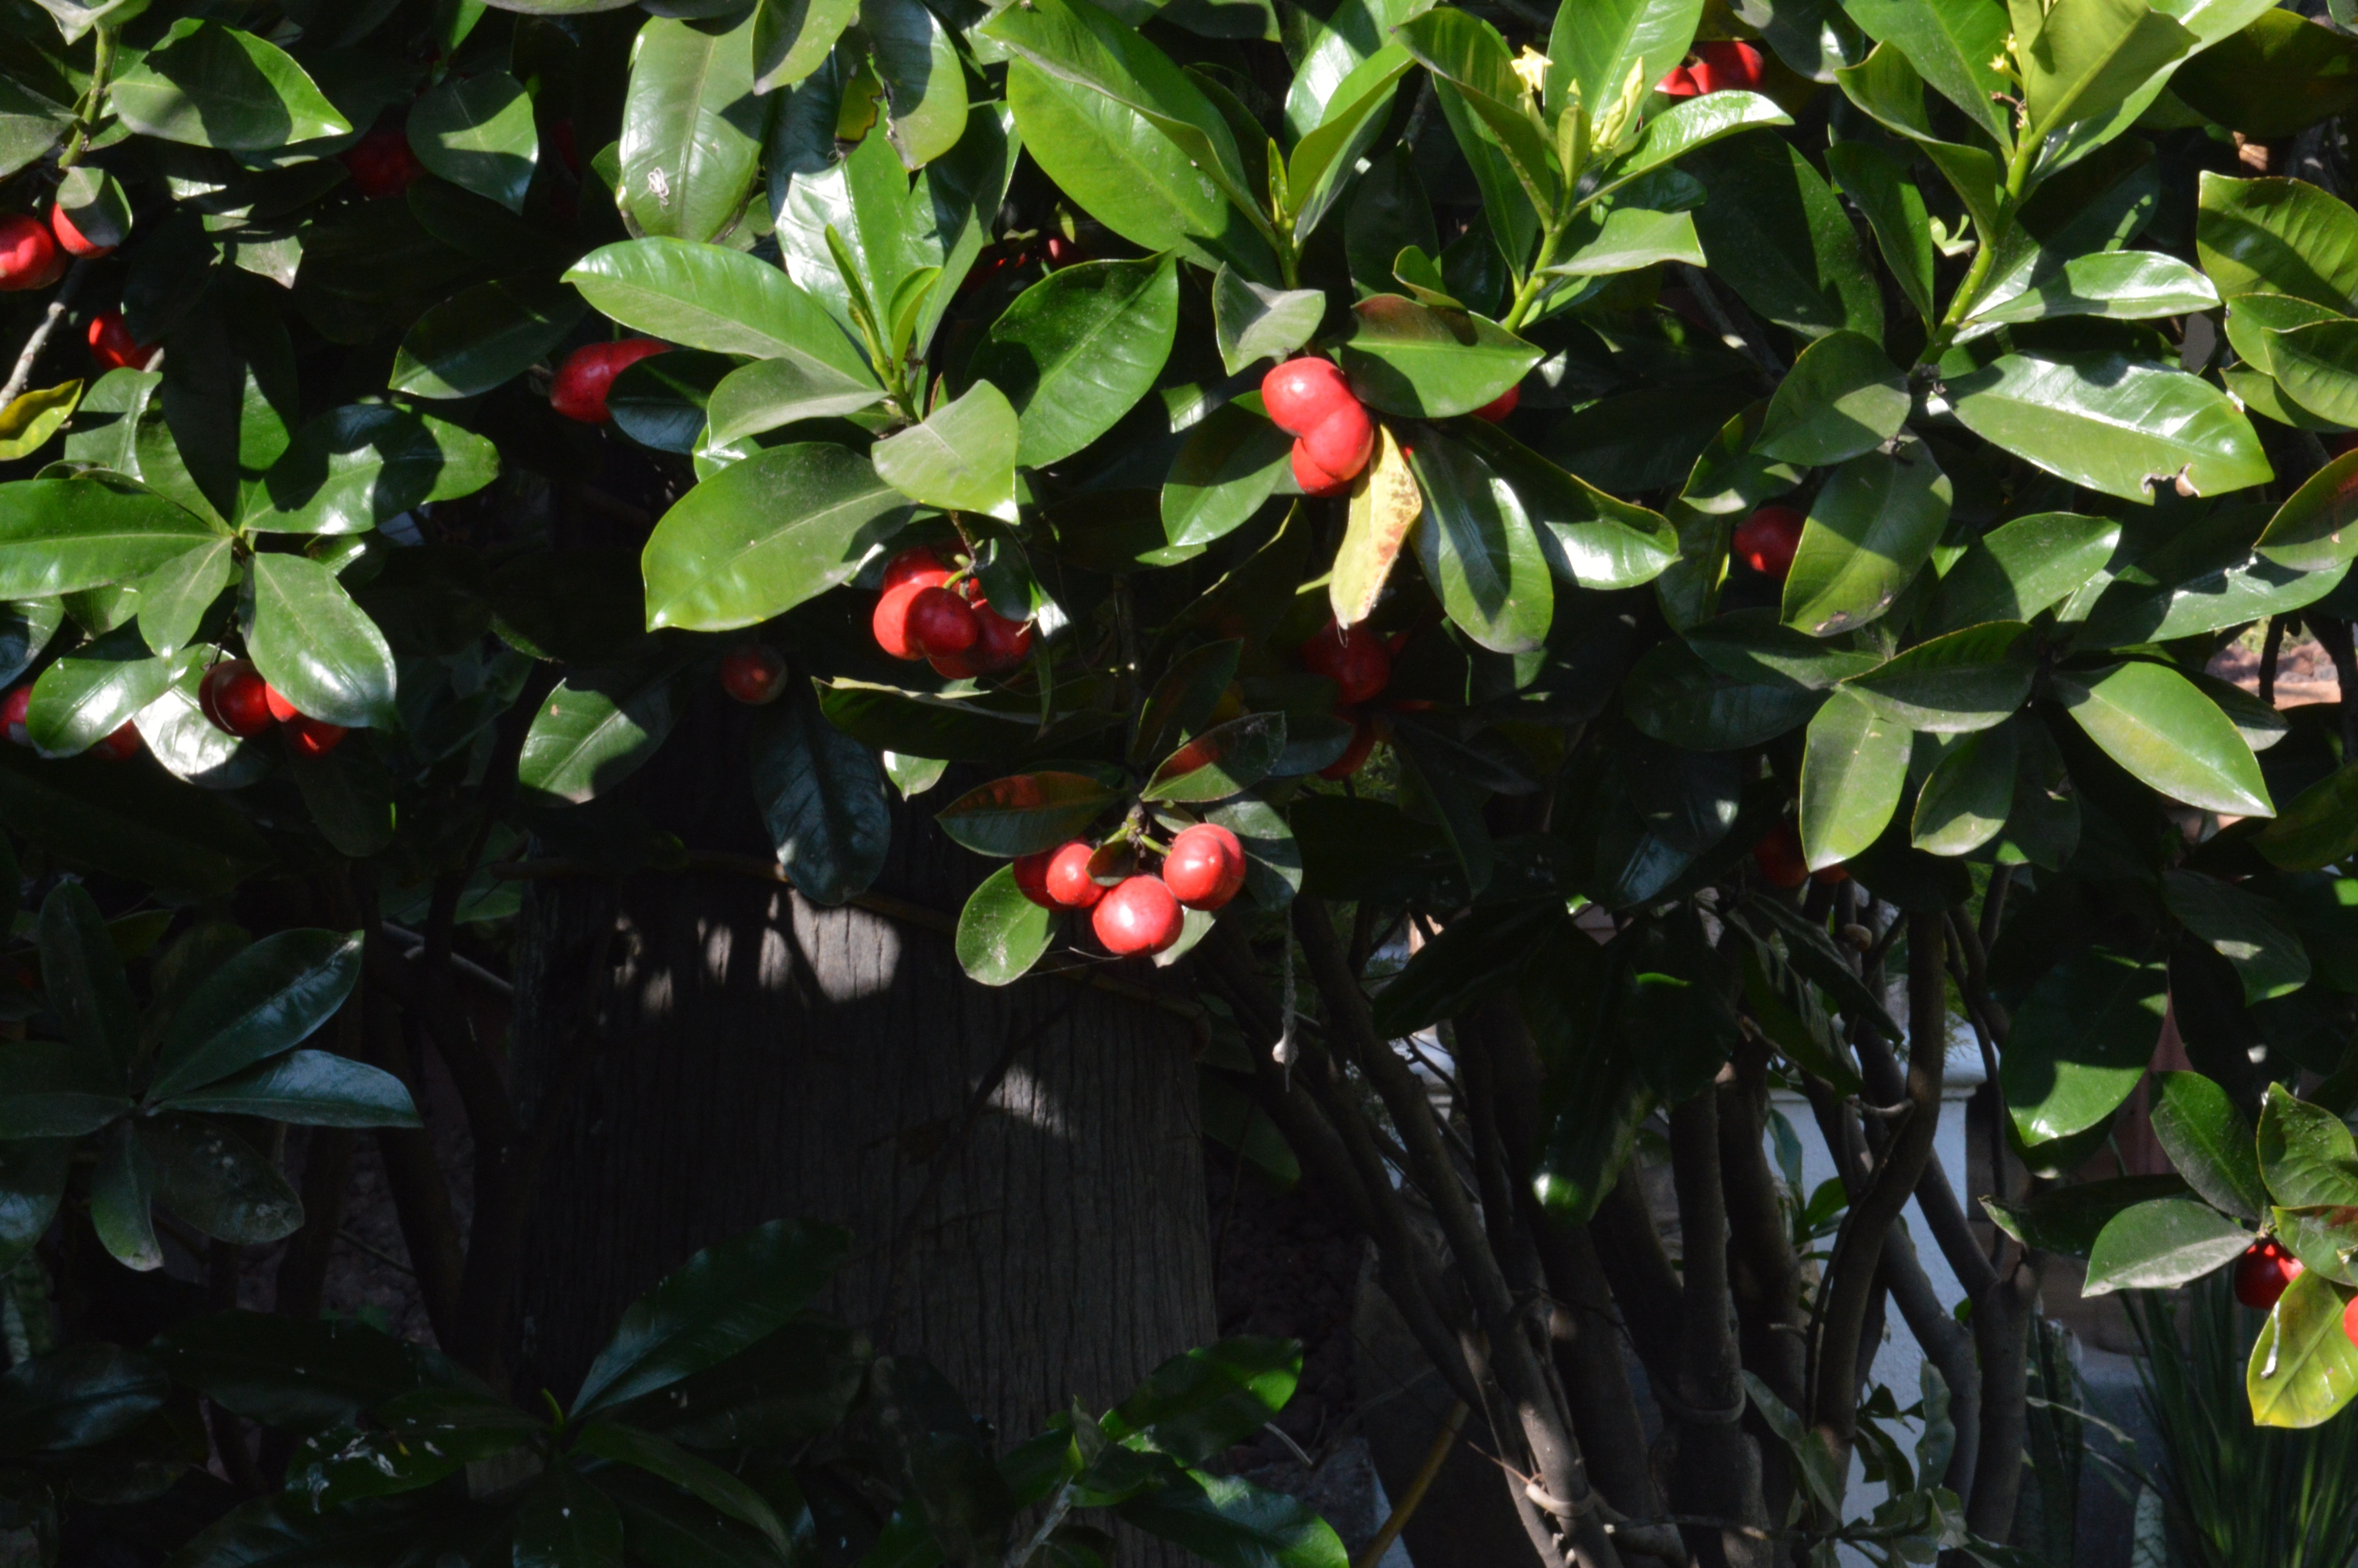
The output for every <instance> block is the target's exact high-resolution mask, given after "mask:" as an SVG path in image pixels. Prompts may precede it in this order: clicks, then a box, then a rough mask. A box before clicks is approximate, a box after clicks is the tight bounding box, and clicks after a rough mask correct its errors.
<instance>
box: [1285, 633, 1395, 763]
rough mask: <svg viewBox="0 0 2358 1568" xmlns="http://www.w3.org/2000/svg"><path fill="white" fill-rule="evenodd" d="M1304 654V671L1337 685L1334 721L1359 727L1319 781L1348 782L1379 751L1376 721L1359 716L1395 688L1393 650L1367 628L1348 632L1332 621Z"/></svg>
mask: <svg viewBox="0 0 2358 1568" xmlns="http://www.w3.org/2000/svg"><path fill="white" fill-rule="evenodd" d="M1299 652H1300V654H1301V656H1302V666H1303V668H1304V669H1306V670H1308V671H1309V672H1310V673H1311V674H1312V675H1314V676H1325V677H1326V678H1327V679H1328V680H1331V681H1333V682H1334V683H1335V691H1336V706H1335V717H1336V718H1337V719H1349V720H1350V721H1351V723H1352V725H1353V726H1354V728H1353V730H1352V731H1351V743H1350V744H1349V745H1348V746H1346V747H1345V748H1344V749H1343V754H1342V755H1341V756H1339V757H1337V758H1336V759H1335V760H1334V761H1333V762H1329V763H1327V764H1326V765H1325V767H1323V768H1321V769H1319V770H1318V776H1319V777H1320V778H1323V779H1342V778H1348V777H1350V776H1351V775H1352V774H1353V773H1357V772H1358V771H1359V768H1360V766H1361V765H1362V764H1363V763H1365V762H1367V760H1368V752H1372V751H1374V750H1375V749H1376V726H1375V721H1374V720H1373V719H1370V718H1369V717H1368V715H1366V714H1364V713H1362V712H1360V711H1359V705H1360V704H1361V703H1364V702H1370V701H1373V700H1374V699H1375V698H1376V697H1379V696H1380V695H1382V693H1383V689H1384V687H1388V686H1390V684H1391V680H1392V651H1391V648H1390V646H1389V645H1388V644H1387V643H1385V642H1384V640H1383V639H1382V638H1381V637H1379V636H1378V635H1377V634H1376V633H1374V632H1372V631H1370V630H1368V628H1366V627H1364V626H1362V627H1358V628H1357V629H1355V630H1353V631H1349V632H1346V631H1345V630H1343V628H1342V627H1340V626H1338V625H1336V623H1335V622H1333V621H1331V620H1330V621H1328V622H1326V624H1325V626H1323V627H1321V628H1320V629H1319V632H1318V634H1317V635H1316V636H1314V637H1313V638H1311V639H1310V641H1308V642H1307V643H1303V644H1302V647H1301V649H1300V650H1299Z"/></svg>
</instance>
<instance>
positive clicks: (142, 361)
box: [85, 310, 156, 371]
mask: <svg viewBox="0 0 2358 1568" xmlns="http://www.w3.org/2000/svg"><path fill="white" fill-rule="evenodd" d="M85 336H86V337H87V338H88V340H89V342H90V357H91V359H92V362H95V363H96V364H97V366H98V368H99V369H100V370H101V371H110V370H125V369H128V370H146V368H147V362H148V361H149V360H152V359H154V358H155V357H156V345H155V344H153V343H143V342H141V341H139V340H138V339H136V338H135V337H133V336H132V335H131V329H130V328H129V327H128V326H127V325H125V324H124V319H123V312H122V311H120V310H102V311H100V312H99V313H98V314H97V315H95V316H93V317H92V318H91V319H90V329H89V331H88V332H87V333H86V334H85Z"/></svg>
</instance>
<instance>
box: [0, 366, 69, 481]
mask: <svg viewBox="0 0 2358 1568" xmlns="http://www.w3.org/2000/svg"><path fill="white" fill-rule="evenodd" d="M80 401H81V382H79V381H69V382H66V383H63V384H60V385H57V386H45V387H38V388H36V389H34V390H33V391H30V392H24V393H19V394H18V395H16V396H15V397H13V398H11V399H9V401H8V403H7V405H6V406H5V407H0V462H14V461H16V460H17V459H19V458H28V457H30V456H32V455H33V454H34V453H35V452H38V451H39V450H40V449H42V448H43V447H45V446H47V445H49V438H51V437H52V436H55V435H56V434H57V433H58V431H59V429H60V428H62V427H64V425H65V422H66V418H67V416H69V415H70V414H71V413H72V412H73V411H74V405H75V404H77V403H79V402H80Z"/></svg>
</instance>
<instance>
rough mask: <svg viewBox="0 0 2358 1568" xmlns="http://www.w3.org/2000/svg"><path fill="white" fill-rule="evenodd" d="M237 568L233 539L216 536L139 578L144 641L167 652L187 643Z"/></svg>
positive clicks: (140, 612) (161, 651)
mask: <svg viewBox="0 0 2358 1568" xmlns="http://www.w3.org/2000/svg"><path fill="white" fill-rule="evenodd" d="M233 569H234V566H233V555H232V546H231V545H230V542H229V541H228V540H227V539H215V540H213V541H212V542H211V544H206V545H200V546H197V547H196V548H195V549H193V550H190V551H189V552H188V553H187V554H186V555H183V556H181V557H178V558H177V559H174V560H169V561H166V562H165V563H164V564H163V565H162V566H160V567H157V568H156V569H155V570H154V571H152V572H149V573H148V574H147V575H146V577H144V578H141V579H139V582H138V586H137V588H136V589H135V591H136V592H137V594H138V596H139V636H140V640H141V641H142V642H144V643H146V644H147V645H148V646H149V647H151V648H153V649H155V650H156V651H157V654H163V655H166V656H168V655H170V654H177V653H178V652H179V651H180V650H181V649H182V648H184V647H186V646H188V644H189V641H190V639H192V638H194V637H195V636H196V634H197V629H198V627H199V626H200V625H201V624H202V623H203V621H204V617H205V611H208V610H210V609H211V608H212V605H213V601H214V600H217V599H219V598H220V597H221V595H222V589H225V588H227V587H229V583H230V577H231V574H232V572H233Z"/></svg>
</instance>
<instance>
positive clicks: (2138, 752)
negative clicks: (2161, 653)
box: [2050, 659, 2276, 816]
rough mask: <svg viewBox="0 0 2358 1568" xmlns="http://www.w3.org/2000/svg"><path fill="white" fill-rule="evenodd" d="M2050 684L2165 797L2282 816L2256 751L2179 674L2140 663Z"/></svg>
mask: <svg viewBox="0 0 2358 1568" xmlns="http://www.w3.org/2000/svg"><path fill="white" fill-rule="evenodd" d="M2050 681H2051V689H2052V690H2053V692H2054V694H2055V696H2056V697H2058V698H2059V699H2060V700H2061V702H2062V704H2063V706H2064V708H2066V709H2067V710H2068V711H2069V712H2070V713H2071V718H2072V719H2073V720H2074V721H2075V722H2077V723H2078V724H2079V726H2080V728H2081V729H2082V730H2085V731H2087V734H2088V738H2089V739H2090V740H2092V741H2095V742H2096V744H2097V745H2098V746H2101V747H2102V748H2104V754H2105V755H2106V756H2108V757H2110V758H2112V759H2113V761H2115V762H2118V763H2120V765H2121V766H2123V767H2124V768H2126V769H2127V770H2128V771H2129V772H2130V773H2133V774H2134V775H2136V777H2137V778H2138V779H2140V780H2142V781H2144V782H2145V783H2146V784H2150V785H2151V786H2152V787H2153V788H2155V789H2157V790H2159V791H2160V792H2161V793H2162V794H2164V795H2169V796H2170V797H2171V798H2172V799H2175V800H2181V801H2184V802H2185V803H2186V804H2187V805H2189V806H2199V807H2201V809H2203V810H2206V811H2222V812H2234V813H2235V814H2237V815H2239V816H2274V815H2275V814H2276V808H2275V806H2272V805H2271V804H2270V803H2269V800H2268V790H2267V784H2266V781H2265V780H2264V779H2263V778H2261V776H2260V764H2259V760H2258V759H2257V758H2256V757H2255V756H2253V755H2252V748H2251V747H2250V745H2249V744H2247V743H2246V742H2245V741H2244V738H2243V736H2242V735H2240V734H2238V733H2237V732H2236V730H2235V726H2234V723H2233V722H2232V721H2231V720H2230V719H2228V718H2227V716H2226V715H2225V714H2223V713H2222V712H2220V711H2219V708H2218V705H2217V704H2215V703H2213V702H2212V700H2211V699H2210V698H2209V697H2205V696H2203V695H2202V693H2201V690H2200V689H2199V688H2198V687H2195V685H2194V684H2193V683H2192V682H2191V681H2189V680H2188V679H2187V678H2186V677H2185V676H2181V675H2180V674H2179V673H2178V672H2177V671H2175V670H2173V669H2170V668H2169V667H2168V666H2167V665H2158V664H2152V663H2149V662H2147V661H2145V660H2142V659H2138V660H2131V661H2129V662H2127V663H2125V664H2118V665H2108V666H2106V667H2105V668H2104V669H2101V670H2096V671H2092V672H2087V673H2085V674H2082V673H2080V672H2075V671H2070V670H2058V671H2056V672H2055V673H2054V674H2053V676H2051V677H2050Z"/></svg>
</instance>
